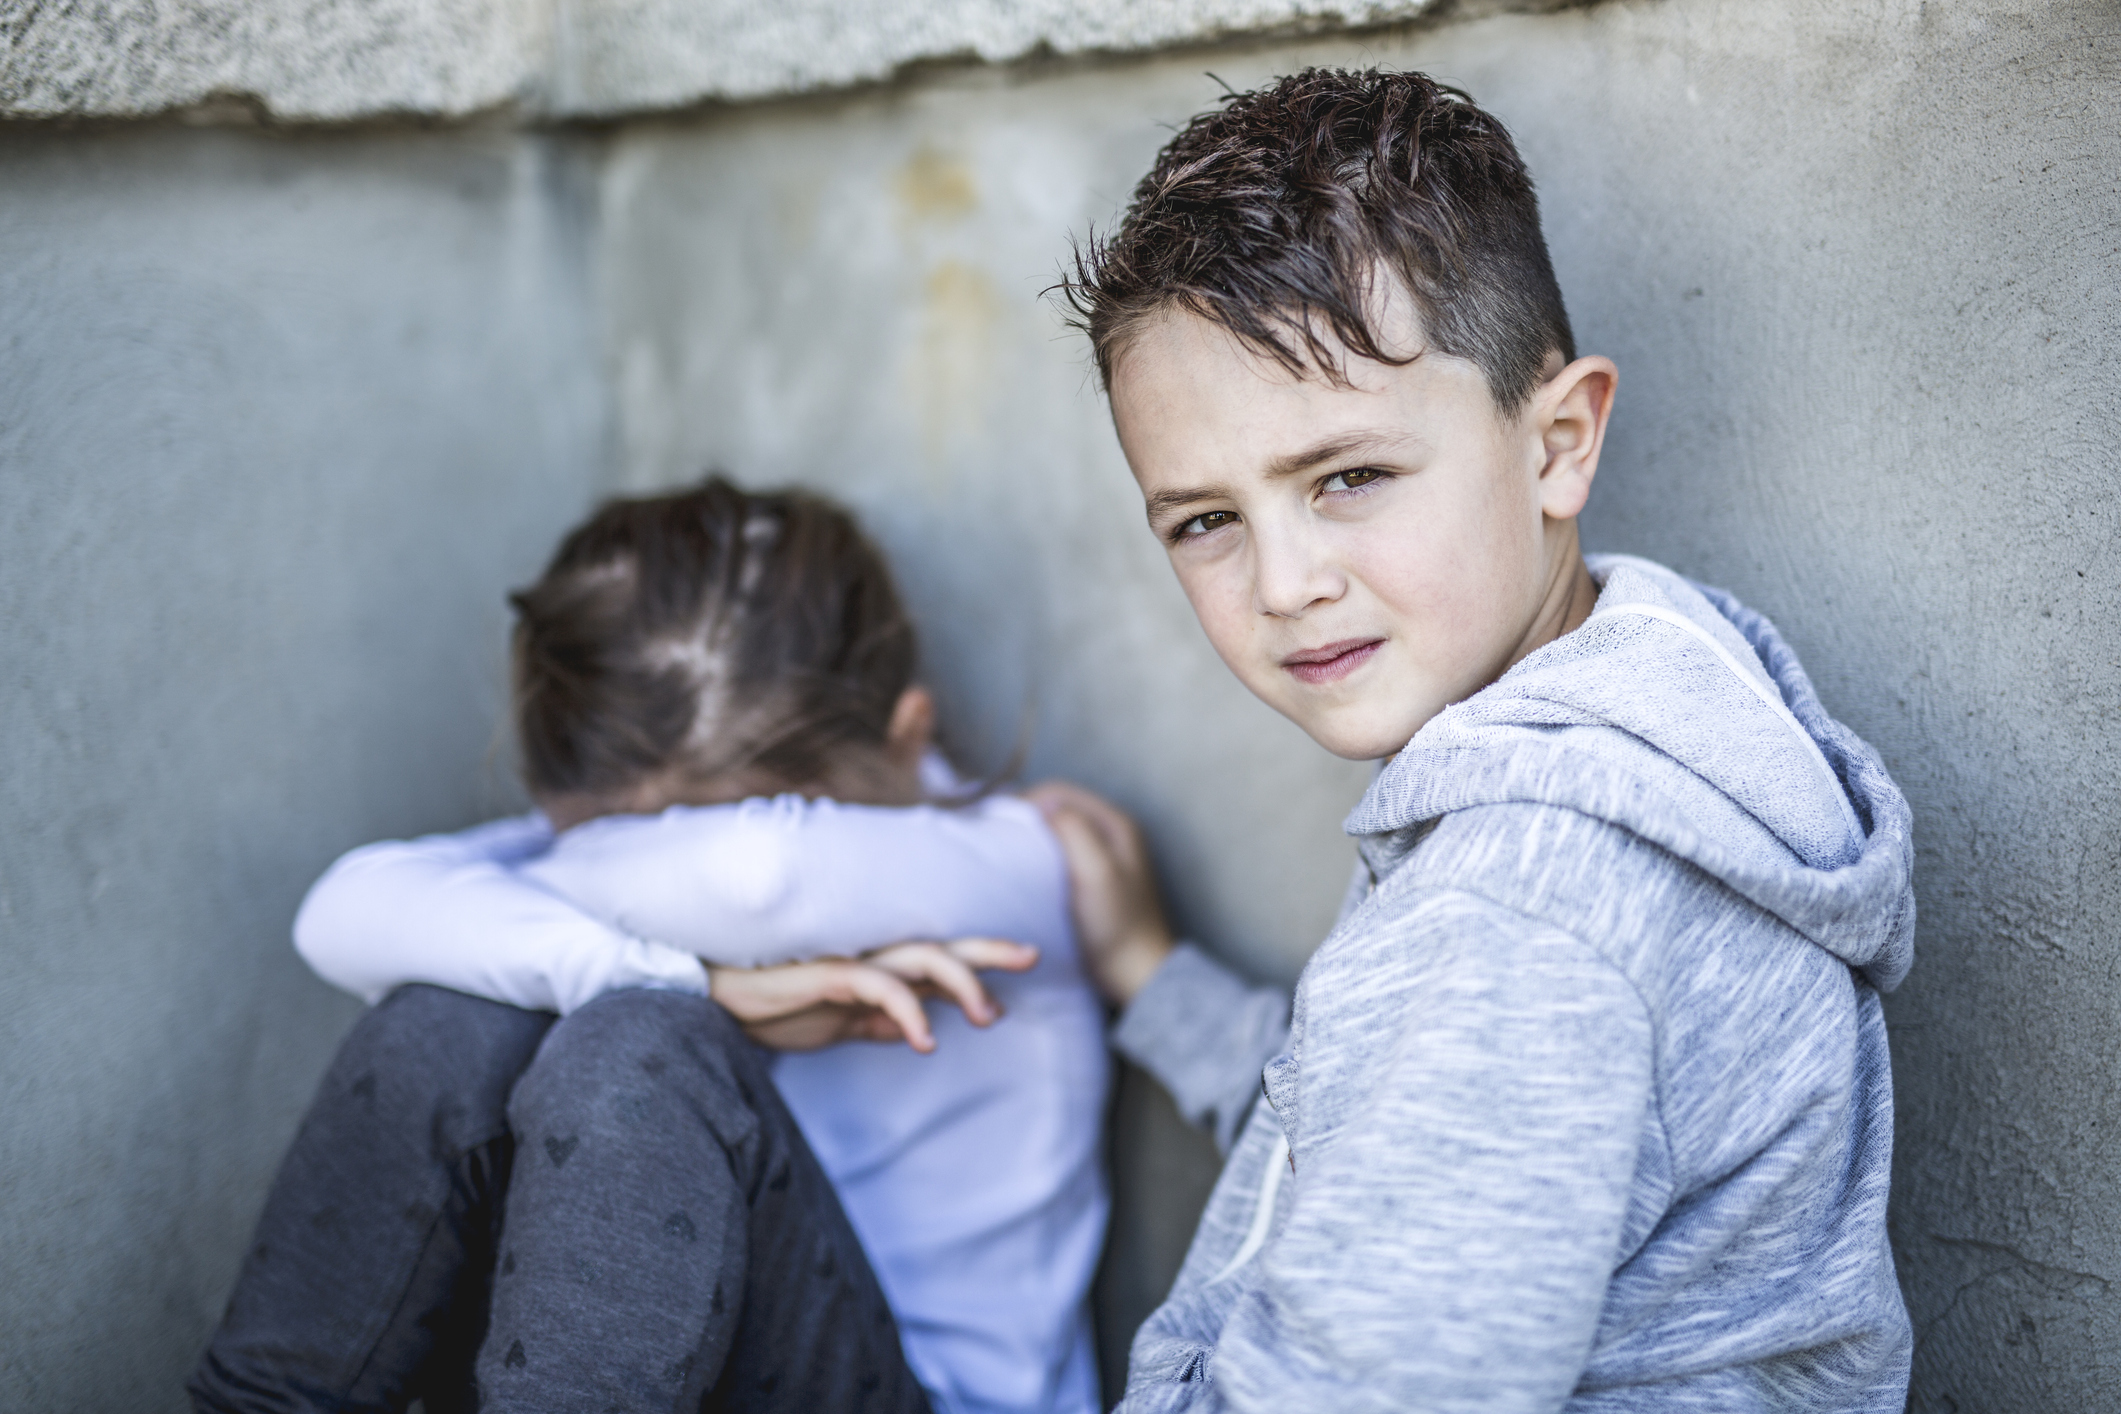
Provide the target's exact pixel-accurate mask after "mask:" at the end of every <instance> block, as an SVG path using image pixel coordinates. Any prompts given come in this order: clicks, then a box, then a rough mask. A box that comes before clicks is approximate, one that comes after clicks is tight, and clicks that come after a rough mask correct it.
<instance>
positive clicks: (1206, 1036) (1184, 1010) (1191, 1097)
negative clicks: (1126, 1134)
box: [1112, 943, 1289, 1154]
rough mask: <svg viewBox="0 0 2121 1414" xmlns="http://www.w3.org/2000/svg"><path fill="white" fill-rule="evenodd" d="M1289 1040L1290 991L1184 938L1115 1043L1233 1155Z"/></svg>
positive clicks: (1117, 1030)
mask: <svg viewBox="0 0 2121 1414" xmlns="http://www.w3.org/2000/svg"><path fill="white" fill-rule="evenodd" d="M1288 1044H1289V995H1288V993H1286V992H1284V991H1282V990H1281V989H1280V988H1278V987H1254V986H1252V985H1250V984H1249V983H1246V982H1244V981H1242V980H1240V979H1239V978H1238V976H1237V974H1236V973H1234V972H1232V971H1231V970H1230V969H1229V968H1227V967H1224V966H1223V965H1222V964H1221V963H1219V962H1217V961H1215V959H1213V958H1211V957H1209V956H1208V955H1207V954H1206V953H1204V952H1202V951H1201V950H1200V949H1199V948H1197V947H1195V946H1193V944H1191V943H1182V944H1180V945H1179V947H1178V950H1177V951H1175V952H1173V953H1172V954H1171V956H1170V957H1169V958H1167V959H1166V960H1165V961H1164V965H1163V966H1162V967H1160V968H1158V969H1157V970H1156V975H1155V976H1153V977H1151V978H1150V979H1149V982H1148V985H1147V986H1145V987H1143V988H1142V989H1141V991H1140V992H1138V993H1136V994H1135V997H1134V1000H1133V1001H1132V1002H1130V1003H1128V1005H1127V1009H1126V1010H1125V1011H1124V1012H1122V1013H1121V1014H1120V1018H1119V1023H1118V1024H1117V1025H1116V1026H1114V1027H1113V1029H1112V1045H1113V1048H1114V1049H1115V1050H1117V1051H1118V1052H1119V1053H1120V1054H1121V1055H1123V1056H1125V1057H1126V1058H1127V1059H1128V1060H1131V1061H1133V1062H1134V1063H1135V1064H1136V1065H1138V1066H1140V1067H1142V1069H1144V1070H1146V1071H1148V1072H1149V1073H1150V1074H1151V1075H1153V1076H1155V1077H1156V1078H1157V1080H1158V1081H1159V1082H1161V1083H1162V1085H1163V1087H1164V1089H1166V1090H1168V1091H1169V1092H1170V1093H1171V1098H1172V1100H1174V1101H1175V1102H1176V1103H1177V1105H1178V1112H1179V1113H1180V1114H1182V1115H1184V1116H1185V1117H1186V1120H1187V1122H1188V1123H1191V1124H1196V1125H1199V1126H1200V1127H1201V1128H1203V1129H1205V1130H1207V1131H1208V1132H1209V1133H1211V1134H1213V1135H1214V1136H1215V1142H1216V1144H1217V1145H1218V1146H1219V1147H1220V1148H1221V1149H1222V1151H1223V1152H1224V1153H1225V1154H1227V1153H1229V1152H1230V1148H1231V1146H1232V1145H1233V1144H1235V1143H1236V1142H1237V1135H1238V1131H1239V1130H1241V1129H1243V1128H1244V1123H1245V1119H1246V1117H1247V1116H1248V1115H1250V1114H1251V1113H1252V1106H1253V1102H1254V1101H1255V1100H1257V1099H1258V1097H1259V1075H1260V1068H1261V1067H1262V1066H1264V1065H1265V1064H1266V1063H1267V1062H1268V1061H1270V1060H1272V1059H1273V1058H1274V1057H1275V1056H1277V1055H1279V1054H1281V1052H1282V1050H1283V1049H1284V1048H1285V1047H1286V1046H1287V1045H1288Z"/></svg>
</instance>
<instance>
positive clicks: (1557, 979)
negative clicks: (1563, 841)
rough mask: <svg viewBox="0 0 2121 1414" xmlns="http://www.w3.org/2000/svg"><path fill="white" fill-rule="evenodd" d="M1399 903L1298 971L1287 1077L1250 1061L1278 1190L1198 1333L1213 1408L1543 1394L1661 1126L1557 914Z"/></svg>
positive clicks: (1603, 988)
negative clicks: (1300, 1041) (1267, 1103)
mask: <svg viewBox="0 0 2121 1414" xmlns="http://www.w3.org/2000/svg"><path fill="white" fill-rule="evenodd" d="M1418 913H1419V914H1420V915H1426V916H1417V917H1416V918H1414V919H1410V920H1409V922H1410V923H1411V924H1412V925H1413V928H1414V931H1415V933H1416V934H1417V935H1418V936H1416V937H1415V938H1413V939H1412V940H1404V939H1403V936H1402V940H1397V941H1394V942H1392V943H1390V944H1385V945H1380V946H1378V947H1375V948H1372V949H1369V950H1367V951H1368V954H1369V956H1368V959H1367V960H1365V959H1362V958H1355V959H1353V962H1354V964H1355V965H1353V966H1350V967H1347V968H1346V969H1345V970H1342V969H1330V970H1329V972H1330V974H1331V975H1321V976H1318V977H1316V978H1314V980H1313V981H1312V982H1311V984H1310V985H1309V987H1308V989H1307V999H1306V1015H1307V1022H1306V1032H1305V1042H1304V1048H1305V1056H1304V1058H1303V1073H1302V1075H1301V1076H1300V1077H1296V1078H1292V1080H1291V1082H1290V1083H1291V1084H1292V1085H1294V1086H1295V1087H1297V1091H1298V1093H1296V1094H1294V1095H1291V1096H1286V1097H1284V1096H1280V1095H1277V1094H1276V1089H1277V1081H1276V1078H1275V1077H1271V1076H1270V1077H1269V1082H1268V1089H1269V1093H1270V1095H1273V1096H1275V1098H1276V1099H1277V1100H1287V1101H1293V1103H1294V1105H1295V1109H1296V1124H1295V1126H1294V1128H1295V1133H1296V1135H1297V1150H1296V1153H1295V1158H1294V1164H1293V1169H1294V1172H1293V1175H1292V1178H1291V1184H1292V1188H1293V1194H1292V1201H1291V1203H1290V1206H1289V1210H1288V1214H1287V1217H1286V1219H1285V1221H1284V1222H1283V1224H1282V1225H1281V1228H1280V1230H1279V1232H1278V1233H1276V1235H1275V1236H1274V1238H1273V1239H1272V1240H1271V1241H1270V1242H1269V1243H1268V1245H1267V1247H1266V1248H1265V1250H1264V1251H1263V1252H1262V1253H1261V1256H1260V1258H1259V1260H1260V1263H1261V1268H1260V1271H1259V1275H1258V1281H1257V1283H1256V1285H1255V1287H1254V1289H1253V1290H1252V1291H1250V1292H1248V1293H1247V1294H1246V1296H1245V1297H1244V1298H1243V1299H1242V1300H1241V1301H1240V1302H1239V1303H1238V1305H1237V1307H1236V1308H1235V1309H1234V1310H1233V1312H1232V1313H1231V1316H1230V1319H1229V1321H1228V1323H1227V1324H1226V1325H1225V1327H1224V1329H1223V1333H1222V1338H1221V1340H1220V1341H1219V1342H1218V1346H1217V1349H1216V1352H1215V1355H1214V1364H1213V1371H1212V1374H1211V1379H1212V1381H1213V1384H1214V1387H1215V1389H1216V1391H1217V1395H1218V1399H1217V1402H1218V1403H1221V1404H1224V1405H1226V1406H1227V1407H1229V1408H1231V1409H1243V1410H1275V1411H1281V1410H1288V1409H1327V1408H1330V1409H1336V1410H1347V1411H1360V1410H1378V1411H1383V1410H1402V1409H1412V1408H1419V1409H1423V1410H1466V1411H1473V1410H1479V1411H1483V1414H1533V1411H1540V1414H1546V1411H1555V1410H1559V1409H1561V1408H1562V1406H1563V1405H1564V1404H1565V1403H1566V1401H1567V1400H1568V1398H1569V1395H1570V1392H1571V1390H1572V1389H1573V1388H1574V1387H1575V1384H1576V1382H1577V1380H1578V1378H1579V1377H1580V1375H1581V1374H1582V1371H1583V1367H1584V1362H1585V1361H1586V1360H1587V1359H1588V1358H1589V1354H1590V1350H1591V1345H1592V1338H1593V1335H1594V1333H1595V1331H1596V1328H1597V1322H1598V1316H1599V1312H1600V1310H1601V1308H1602V1306H1603V1303H1604V1298H1605V1291H1606V1286H1607V1283H1608V1282H1609V1280H1610V1279H1611V1276H1612V1273H1613V1271H1614V1269H1615V1267H1616V1266H1617V1265H1618V1263H1619V1262H1620V1260H1621V1258H1622V1253H1621V1252H1620V1244H1621V1241H1622V1232H1623V1225H1624V1222H1625V1220H1626V1218H1627V1216H1628V1209H1629V1199H1630V1194H1631V1191H1632V1188H1633V1185H1634V1181H1635V1175H1636V1172H1637V1168H1638V1165H1639V1164H1640V1163H1641V1162H1642V1161H1643V1160H1644V1158H1645V1157H1646V1155H1645V1144H1646V1143H1651V1142H1656V1141H1655V1136H1656V1135H1657V1134H1658V1133H1659V1132H1660V1131H1659V1129H1658V1127H1657V1125H1656V1124H1655V1122H1654V1114H1653V1109H1652V1107H1653V1105H1654V1091H1653V1077H1652V1037H1651V1027H1650V1019H1649V1015H1648V1012H1647V1009H1646V1008H1645V1007H1644V1005H1643V1002H1642V1000H1641V998H1640V996H1639V995H1638V993H1637V992H1636V991H1635V989H1634V987H1633V986H1632V985H1631V984H1630V983H1629V981H1628V980H1627V979H1626V978H1625V977H1624V976H1623V975H1622V974H1621V973H1619V972H1618V971H1617V970H1616V969H1615V968H1613V967H1612V966H1611V965H1610V964H1609V963H1607V962H1606V961H1605V960H1604V959H1603V958H1601V957H1599V956H1598V955H1596V954H1595V953H1593V952H1592V951H1591V950H1590V949H1588V948H1587V947H1585V946H1584V945H1582V944H1581V943H1579V942H1577V941H1576V940H1575V939H1573V938H1571V937H1569V936H1567V935H1566V934H1562V933H1559V932H1556V931H1554V930H1552V929H1548V928H1544V927H1541V926H1538V925H1534V924H1532V923H1530V922H1529V921H1528V920H1526V919H1524V918H1523V917H1521V916H1519V915H1515V914H1511V913H1508V912H1507V911H1505V910H1502V909H1499V908H1496V907H1494V906H1492V905H1489V904H1486V903H1484V902H1480V901H1475V900H1469V899H1464V898H1462V897H1459V898H1445V899H1442V900H1431V901H1430V902H1428V903H1426V904H1424V905H1423V906H1422V907H1421V909H1420V910H1419V911H1418ZM1387 949H1389V953H1390V954H1392V955H1396V956H1397V957H1398V958H1400V959H1406V958H1410V957H1411V958H1413V959H1415V961H1414V962H1413V963H1412V965H1411V966H1402V967H1399V968H1398V969H1397V970H1398V971H1399V977H1398V978H1397V979H1396V980H1395V979H1391V978H1388V977H1385V976H1382V975H1380V974H1383V973H1385V972H1387V971H1390V970H1393V969H1394V963H1393V962H1392V960H1391V958H1390V956H1389V955H1387ZM1357 1076H1359V1077H1362V1078H1363V1079H1364V1080H1366V1081H1367V1082H1368V1083H1367V1084H1363V1085H1361V1086H1359V1087H1357V1086H1351V1085H1350V1084H1349V1078H1350V1077H1357ZM1647 1157H1649V1158H1650V1159H1652V1160H1653V1161H1655V1160H1656V1159H1657V1157H1658V1156H1656V1155H1648V1156H1647ZM1712 1335H1713V1333H1712V1332H1704V1338H1705V1339H1707V1338H1710V1337H1711V1336H1712Z"/></svg>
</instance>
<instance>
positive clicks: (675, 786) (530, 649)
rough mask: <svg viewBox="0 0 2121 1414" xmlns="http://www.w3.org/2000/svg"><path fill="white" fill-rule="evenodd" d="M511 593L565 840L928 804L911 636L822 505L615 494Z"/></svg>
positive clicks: (532, 753)
mask: <svg viewBox="0 0 2121 1414" xmlns="http://www.w3.org/2000/svg"><path fill="white" fill-rule="evenodd" d="M510 602H511V603H512V604H513V605H514V606H515V610H516V626H515V636H514V640H513V660H514V662H513V668H514V688H515V724H516V735H517V738H518V740H519V742H520V743H521V749H522V757H523V774H524V777H525V781H526V783H527V784H528V786H529V788H530V793H531V795H532V796H533V797H534V798H535V799H536V800H537V801H538V803H539V805H541V806H543V807H544V808H545V810H546V812H547V814H549V815H550V816H551V817H552V819H553V823H554V824H555V825H557V826H559V827H560V828H562V829H565V828H566V827H567V826H569V825H572V824H576V823H579V822H580V821H582V820H586V819H589V818H591V817H593V816H597V815H607V814H615V813H621V812H641V811H654V810H660V809H662V808H664V807H665V806H668V805H676V804H701V805H704V804H713V803H717V802H721V801H728V800H739V799H742V798H743V797H745V796H749V795H758V794H764V793H773V792H779V791H800V792H803V793H805V794H816V795H833V796H838V797H841V798H845V799H854V800H865V801H871V802H874V803H878V804H899V803H910V802H911V801H913V800H917V799H919V797H920V785H919V765H920V758H921V755H922V753H923V752H925V750H926V749H927V746H928V742H929V738H930V736H931V734H932V731H933V714H934V708H933V705H932V703H931V701H930V699H929V697H928V695H927V693H926V692H925V691H923V690H922V689H920V688H918V687H916V686H915V685H914V683H913V670H914V656H915V655H914V637H913V625H912V623H911V622H910V621H909V620H908V619H907V617H906V613H905V610H904V608H903V607H902V606H901V605H900V603H899V598H898V592H897V590H896V589H895V588H894V587H893V585H892V582H891V573H890V571H889V570H888V569H887V568H886V567H885V564H884V560H883V557H882V556H881V555H879V554H878V553H877V550H876V547H875V546H873V545H871V544H870V543H869V541H868V540H867V539H866V538H865V537H864V536H863V535H862V533H861V530H860V528H859V527H857V526H856V524H855V522H854V518H853V517H852V516H851V515H849V514H848V513H847V512H846V511H844V510H842V509H840V508H839V507H838V506H836V505H834V504H832V503H831V502H830V501H827V500H825V499H823V498H822V497H818V496H813V495H810V494H808V493H807V492H802V491H775V492H760V493H753V492H746V491H740V490H738V489H737V488H736V487H734V486H732V485H730V484H729V483H728V482H727V481H725V480H723V479H721V478H720V477H715V478H713V479H711V480H709V481H707V482H705V483H704V484H702V485H700V486H697V487H694V488H692V489H690V490H687V491H681V492H677V493H675V494H672V495H666V496H650V497H643V498H640V499H637V500H614V501H609V502H606V503H605V505H604V506H603V507H602V508H601V509H599V510H598V511H597V513H596V514H595V515H594V516H592V517H590V519H589V520H588V521H587V522H586V523H585V524H583V525H582V526H580V527H579V528H577V529H576V530H575V531H574V532H573V533H572V534H570V535H569V536H568V537H567V538H566V540H564V541H562V542H561V544H560V548H559V552H558V553H557V554H555V555H554V556H553V559H552V563H551V564H550V565H548V566H547V567H546V570H545V574H544V576H543V577H542V578H541V579H539V580H538V582H537V583H536V584H534V585H532V586H531V587H530V588H528V589H525V590H523V591H521V592H520V593H517V594H515V595H512V596H511V597H510Z"/></svg>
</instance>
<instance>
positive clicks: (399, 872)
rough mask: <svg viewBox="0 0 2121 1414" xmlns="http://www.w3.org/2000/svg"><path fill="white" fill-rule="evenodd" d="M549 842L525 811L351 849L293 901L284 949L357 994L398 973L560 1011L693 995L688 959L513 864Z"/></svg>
mask: <svg viewBox="0 0 2121 1414" xmlns="http://www.w3.org/2000/svg"><path fill="white" fill-rule="evenodd" d="M551 839H552V835H551V831H550V829H549V828H548V827H547V826H546V825H545V822H544V821H543V820H542V819H541V818H539V817H537V816H525V817H521V818H516V819H509V820H497V821H494V822H493V823H491V824H488V825H481V826H479V827H477V828H475V829H471V830H466V831H463V832H462V833H460V834H454V835H429V836H426V837H425V838H422V839H416V840H386V841H384V842H383V843H381V844H372V845H367V846H364V847H363V848H360V849H357V850H354V851H353V852H352V853H350V854H348V855H346V856H344V857H343V858H341V859H340V860H339V861H338V862H337V863H336V864H333V865H332V866H331V868H330V869H328V870H326V871H325V872H324V877H323V878H321V879H319V880H317V882H316V883H315V884H314V885H313V886H312V887H311V888H310V891H309V896H308V897H307V898H305V899H304V900H303V901H302V908H301V911H300V912H299V913H297V914H296V915H295V951H297V952H298V953H300V954H301V955H302V958H303V960H304V961H305V962H307V963H308V964H309V965H310V967H311V968H312V969H314V970H315V972H316V974H317V975H318V976H319V977H322V978H323V979H324V980H325V981H327V982H329V983H331V984H332V985H333V986H335V987H339V988H342V989H343V990H345V991H348V992H351V993H353V994H354V995H355V996H357V997H359V998H361V999H362V1000H363V1001H366V1002H370V1003H374V1002H377V1001H380V1000H381V999H382V998H383V997H384V995H385V994H387V993H388V992H389V991H390V990H391V989H392V988H394V987H398V986H402V985H404V984H405V983H408V982H425V983H428V984H429V985H432V986H437V987H448V988H450V989H452V990H454V991H459V992H468V993H470V994H471V995H473V996H477V997H485V998H488V999H489V1000H492V1001H497V1002H507V1003H508V1004H510V1005H511V1006H519V1007H526V1008H529V1009H530V1010H533V1011H557V1012H561V1013H566V1012H570V1011H573V1010H574V1009H575V1008H576V1007H578V1006H581V1005H582V1004H583V1003H584V1002H587V1001H590V1000H592V999H594V998H596V997H598V996H601V995H602V994H603V993H605V992H608V991H613V990H616V989H618V988H621V987H656V988H663V989H666V990H670V991H683V992H694V993H698V994H700V995H705V994H706V991H707V974H706V971H705V969H703V968H702V967H701V966H700V960H699V959H698V958H697V957H694V956H693V955H692V954H690V953H686V952H681V951H679V950H678V949H676V948H672V947H666V946H664V945H663V944H661V943H655V942H649V941H647V940H644V939H641V938H635V937H629V936H628V935H627V934H625V933H622V932H619V931H618V930H616V929H614V928H611V927H608V926H606V925H605V924H603V923H601V922H599V921H598V920H596V919H594V918H591V917H590V916H589V915H588V914H586V913H583V912H581V911H580V910H578V909H576V908H575V907H574V906H573V905H572V904H570V903H568V902H567V901H566V900H565V899H563V898H561V897H559V896H558V895H557V894H552V893H548V892H546V891H545V890H544V889H541V888H539V887H538V886H537V885H535V884H533V883H531V882H529V881H528V880H526V879H523V878H521V877H520V876H519V875H518V874H517V873H516V872H515V871H514V869H513V868H512V867H511V866H512V865H514V864H515V863H517V862H519V861H521V860H523V859H526V858H528V857H530V856H532V855H534V854H536V853H537V852H538V851H540V850H542V849H543V848H544V847H545V846H546V845H548V844H550V843H551Z"/></svg>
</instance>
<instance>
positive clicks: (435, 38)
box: [0, 0, 557, 121]
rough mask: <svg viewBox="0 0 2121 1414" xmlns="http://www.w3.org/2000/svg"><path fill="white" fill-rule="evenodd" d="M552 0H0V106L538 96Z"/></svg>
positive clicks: (380, 108) (382, 102)
mask: <svg viewBox="0 0 2121 1414" xmlns="http://www.w3.org/2000/svg"><path fill="white" fill-rule="evenodd" d="M556 19H557V12H556V9H555V5H554V3H553V0H316V3H311V2H310V0H240V2H239V3H215V0H176V3H173V4H172V3H162V0H49V3H34V0H0V117H60V116H70V115H78V116H91V117H120V118H130V117H140V116H143V115H146V114H152V113H160V112H163V111H165V110H167V109H171V108H185V107H189V106H192V105H201V104H212V103H214V102H216V101H220V100H230V99H234V100H240V101H243V102H246V103H250V104H254V105H256V107H258V108H260V109H262V110H263V111H264V112H265V113H267V114H270V115H272V116H275V117H278V118H283V119H289V120H296V121H320V120H321V121H334V120H344V119H349V118H375V117H395V116H400V115H419V116H426V117H443V118H456V117H462V116H464V115H466V114H469V113H475V112H478V111H479V110H481V109H486V108H494V107H498V106H501V105H504V104H515V105H521V106H525V107H535V106H537V105H538V104H539V103H540V102H541V101H542V98H543V94H544V91H545V87H546V83H547V80H548V76H549V74H550V72H551V70H552V68H553V64H554V57H555V54H556V48H555V39H554V25H555V22H556Z"/></svg>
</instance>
